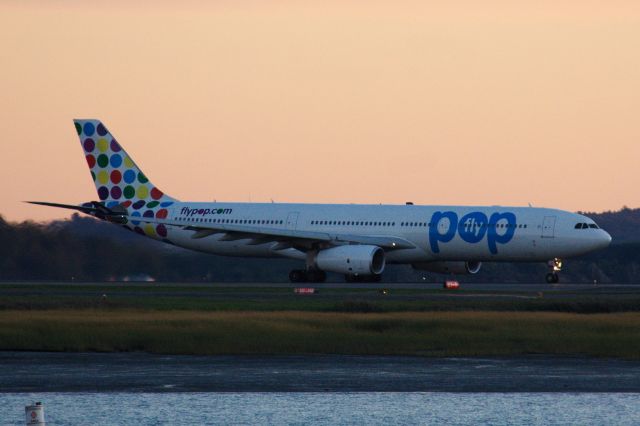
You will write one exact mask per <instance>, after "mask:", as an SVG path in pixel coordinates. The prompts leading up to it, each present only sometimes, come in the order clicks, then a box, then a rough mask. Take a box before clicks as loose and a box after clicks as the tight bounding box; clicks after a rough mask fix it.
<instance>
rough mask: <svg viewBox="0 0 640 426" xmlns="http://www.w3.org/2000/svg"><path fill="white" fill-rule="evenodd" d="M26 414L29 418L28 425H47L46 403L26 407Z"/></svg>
mask: <svg viewBox="0 0 640 426" xmlns="http://www.w3.org/2000/svg"><path fill="white" fill-rule="evenodd" d="M24 414H25V416H26V418H27V426H45V422H44V405H42V403H41V402H36V403H35V404H33V405H27V406H26V407H24Z"/></svg>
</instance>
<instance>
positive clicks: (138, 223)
mask: <svg viewBox="0 0 640 426" xmlns="http://www.w3.org/2000/svg"><path fill="white" fill-rule="evenodd" d="M131 216H133V217H140V212H133V213H131ZM131 223H133V224H134V225H140V221H139V220H133V219H132V220H131Z"/></svg>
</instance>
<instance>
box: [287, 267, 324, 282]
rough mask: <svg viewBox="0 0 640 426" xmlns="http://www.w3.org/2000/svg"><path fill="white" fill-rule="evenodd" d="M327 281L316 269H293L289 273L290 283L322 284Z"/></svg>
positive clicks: (322, 273)
mask: <svg viewBox="0 0 640 426" xmlns="http://www.w3.org/2000/svg"><path fill="white" fill-rule="evenodd" d="M326 280H327V274H326V273H325V272H324V271H320V270H317V269H310V270H308V271H305V270H304V269H294V270H293V271H291V272H289V281H291V282H292V283H323V282H325V281H326Z"/></svg>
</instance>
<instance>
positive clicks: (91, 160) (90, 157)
mask: <svg viewBox="0 0 640 426" xmlns="http://www.w3.org/2000/svg"><path fill="white" fill-rule="evenodd" d="M87 164H88V165H89V168H90V169H93V166H95V165H96V157H94V156H93V155H91V154H89V155H87Z"/></svg>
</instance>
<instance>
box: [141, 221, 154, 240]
mask: <svg viewBox="0 0 640 426" xmlns="http://www.w3.org/2000/svg"><path fill="white" fill-rule="evenodd" d="M144 233H145V234H147V235H148V236H150V237H155V235H156V231H155V229H154V228H153V225H151V224H150V223H149V224H146V225H145V226H144Z"/></svg>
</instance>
